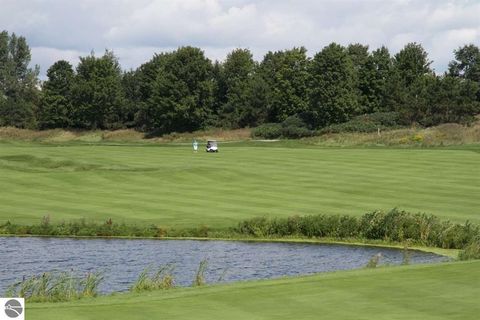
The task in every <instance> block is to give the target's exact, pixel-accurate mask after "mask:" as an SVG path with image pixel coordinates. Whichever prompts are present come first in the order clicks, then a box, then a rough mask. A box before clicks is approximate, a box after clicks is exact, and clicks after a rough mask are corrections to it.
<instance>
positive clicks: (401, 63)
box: [394, 42, 432, 88]
mask: <svg viewBox="0 0 480 320" xmlns="http://www.w3.org/2000/svg"><path fill="white" fill-rule="evenodd" d="M431 63H432V61H429V60H428V53H427V52H426V51H425V49H423V47H422V45H420V44H418V43H415V42H413V43H409V44H407V45H406V46H405V47H404V48H403V49H402V50H400V52H399V53H397V54H396V55H395V59H394V67H395V69H396V70H397V71H398V73H399V75H400V77H401V79H403V81H404V83H405V86H406V87H407V88H408V87H409V86H410V85H412V84H413V83H414V82H416V81H417V80H418V78H421V77H423V76H424V75H427V74H432V70H431V69H430V64H431Z"/></svg>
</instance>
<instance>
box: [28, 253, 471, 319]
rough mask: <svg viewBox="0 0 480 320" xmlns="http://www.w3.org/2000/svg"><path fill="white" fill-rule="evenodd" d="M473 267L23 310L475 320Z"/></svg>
mask: <svg viewBox="0 0 480 320" xmlns="http://www.w3.org/2000/svg"><path fill="white" fill-rule="evenodd" d="M479 268H480V262H478V261H476V262H468V263H453V264H438V265H417V266H404V267H390V268H388V267H387V268H380V269H378V268H376V269H365V270H357V271H346V272H345V271H344V272H336V273H328V274H322V275H316V276H310V277H302V278H293V279H283V280H273V281H260V282H247V283H237V284H233V285H219V286H203V287H198V288H186V289H177V290H169V291H157V292H151V293H149V294H148V295H146V294H125V295H115V296H111V297H100V298H96V299H84V300H80V301H78V302H68V303H61V304H55V305H53V304H30V305H28V306H27V317H29V318H31V319H36V320H43V319H48V320H55V319H58V320H60V319H61V320H73V319H75V320H80V319H117V320H123V319H125V320H127V319H128V320H136V319H138V320H140V319H142V320H143V319H176V320H181V319H198V320H202V319H205V320H207V319H208V320H210V319H239V320H244V319H264V320H268V319H276V320H277V319H338V320H342V319H360V320H361V319H365V320H370V319H380V320H381V319H385V320H387V319H388V320H390V319H405V320H407V319H408V320H410V319H425V320H429V319H432V320H433V319H435V320H436V319H462V320H469V319H472V320H473V319H477V318H478V314H479V313H480V304H478V297H479V295H480V272H478V270H479Z"/></svg>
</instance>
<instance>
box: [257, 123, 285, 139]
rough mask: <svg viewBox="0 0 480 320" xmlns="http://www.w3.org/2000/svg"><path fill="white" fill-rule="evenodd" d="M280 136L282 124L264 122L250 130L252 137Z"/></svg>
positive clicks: (274, 137) (267, 137) (270, 137)
mask: <svg viewBox="0 0 480 320" xmlns="http://www.w3.org/2000/svg"><path fill="white" fill-rule="evenodd" d="M281 136H282V125H281V124H279V123H265V124H262V125H260V126H258V127H256V128H254V129H253V130H252V138H263V139H278V138H280V137H281Z"/></svg>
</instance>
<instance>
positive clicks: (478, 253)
mask: <svg viewBox="0 0 480 320" xmlns="http://www.w3.org/2000/svg"><path fill="white" fill-rule="evenodd" d="M458 258H459V259H460V260H472V259H480V238H476V239H474V240H473V241H471V242H470V243H469V244H468V245H467V246H465V248H464V249H463V250H462V251H460V253H459V255H458Z"/></svg>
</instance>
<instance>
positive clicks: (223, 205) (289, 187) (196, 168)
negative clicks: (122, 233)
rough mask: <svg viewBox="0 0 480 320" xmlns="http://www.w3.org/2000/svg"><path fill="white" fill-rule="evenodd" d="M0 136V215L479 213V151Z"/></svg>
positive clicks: (125, 217) (138, 219)
mask: <svg viewBox="0 0 480 320" xmlns="http://www.w3.org/2000/svg"><path fill="white" fill-rule="evenodd" d="M220 148H221V149H220V152H219V153H218V154H207V153H205V152H203V151H202V152H198V153H196V154H194V153H193V152H192V151H191V147H190V145H166V146H165V145H164V146H159V145H153V146H152V145H141V144H133V145H121V144H120V145H104V144H97V145H95V144H94V145H81V144H66V145H43V144H34V143H13V144H12V143H2V144H0V222H1V221H6V220H12V221H15V222H18V223H29V224H32V223H38V222H39V219H40V218H41V217H42V216H45V215H50V217H51V219H52V220H53V221H59V220H72V219H78V218H86V219H93V220H97V221H102V220H106V219H108V218H112V219H113V220H114V221H117V222H120V221H125V222H127V223H156V224H159V225H162V226H198V225H201V224H206V225H209V226H212V227H223V226H228V225H232V224H233V223H235V222H236V221H239V220H241V219H246V218H251V217H255V216H263V215H276V216H290V215H294V214H299V215H305V214H316V213H328V214H335V213H340V214H353V215H360V214H363V213H365V212H366V211H369V210H374V209H391V208H393V207H399V208H401V209H405V210H409V211H413V212H417V211H422V212H427V213H432V214H436V215H438V216H441V217H443V218H450V219H454V220H460V221H464V220H465V219H470V220H472V221H475V222H479V221H480V213H479V211H478V208H479V207H480V197H479V195H480V169H479V168H480V165H479V164H480V153H479V152H477V151H478V149H475V148H473V149H472V148H470V149H465V150H461V149H460V150H459V149H456V150H448V149H386V148H383V149H379V148H377V149H375V148H370V149H367V148H358V149H341V148H336V149H335V148H311V147H297V148H291V147H284V144H283V143H277V144H275V145H269V144H268V143H264V147H261V146H260V147H259V146H258V143H256V144H254V143H251V144H248V143H246V144H223V145H220Z"/></svg>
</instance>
